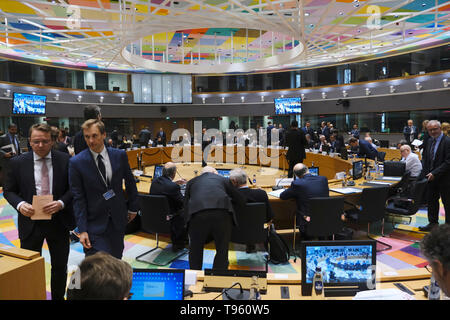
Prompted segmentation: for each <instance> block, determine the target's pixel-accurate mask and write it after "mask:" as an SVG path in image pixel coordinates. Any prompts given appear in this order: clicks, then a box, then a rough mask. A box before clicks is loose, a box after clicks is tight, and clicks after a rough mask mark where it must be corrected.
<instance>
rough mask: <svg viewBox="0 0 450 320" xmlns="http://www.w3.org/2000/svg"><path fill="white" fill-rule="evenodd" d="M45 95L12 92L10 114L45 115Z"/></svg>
mask: <svg viewBox="0 0 450 320" xmlns="http://www.w3.org/2000/svg"><path fill="white" fill-rule="evenodd" d="M46 99H47V97H46V96H40V95H35V94H26V93H18V92H14V94H13V108H12V114H20V115H45V101H46Z"/></svg>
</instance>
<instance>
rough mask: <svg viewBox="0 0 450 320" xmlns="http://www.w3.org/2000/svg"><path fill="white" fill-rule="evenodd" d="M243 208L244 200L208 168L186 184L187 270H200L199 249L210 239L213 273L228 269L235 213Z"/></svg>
mask: <svg viewBox="0 0 450 320" xmlns="http://www.w3.org/2000/svg"><path fill="white" fill-rule="evenodd" d="M234 206H236V209H235V208H234ZM244 206H245V198H244V197H243V196H242V195H241V194H240V193H239V191H238V190H237V189H236V188H235V187H234V186H233V184H232V183H231V181H230V179H227V178H224V177H222V176H220V175H218V174H217V171H216V169H214V168H212V167H210V166H205V167H203V169H202V174H201V175H199V176H198V177H195V178H193V179H191V180H190V181H189V182H188V183H187V186H186V194H185V199H184V218H185V221H186V223H187V228H188V233H189V267H190V269H194V270H201V269H202V266H203V248H204V246H205V244H206V243H207V242H208V240H209V239H210V238H213V239H214V242H215V245H216V255H215V257H214V263H213V269H222V270H226V269H228V264H229V262H228V244H229V242H230V239H231V229H232V227H233V224H235V223H236V217H235V210H236V211H237V212H240V211H241V210H244Z"/></svg>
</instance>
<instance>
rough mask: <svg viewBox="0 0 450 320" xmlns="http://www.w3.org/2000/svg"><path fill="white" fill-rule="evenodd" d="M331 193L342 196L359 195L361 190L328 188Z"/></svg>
mask: <svg viewBox="0 0 450 320" xmlns="http://www.w3.org/2000/svg"><path fill="white" fill-rule="evenodd" d="M330 190H331V191H334V192H337V193H342V194H350V193H361V192H362V190H361V189H357V188H330Z"/></svg>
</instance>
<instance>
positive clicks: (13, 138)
mask: <svg viewBox="0 0 450 320" xmlns="http://www.w3.org/2000/svg"><path fill="white" fill-rule="evenodd" d="M21 153H22V152H21V149H20V145H19V139H18V137H17V126H16V125H15V124H14V123H10V124H9V125H8V133H5V134H4V135H2V136H0V169H1V172H0V185H1V183H2V182H3V180H6V177H7V175H8V168H9V161H10V160H11V159H12V158H13V157H15V156H18V155H20V154H21Z"/></svg>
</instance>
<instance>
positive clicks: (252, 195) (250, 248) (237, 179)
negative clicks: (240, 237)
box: [230, 168, 275, 253]
mask: <svg viewBox="0 0 450 320" xmlns="http://www.w3.org/2000/svg"><path fill="white" fill-rule="evenodd" d="M230 181H231V183H232V184H233V185H234V186H235V187H236V188H237V189H238V190H239V192H240V193H241V195H242V196H244V198H245V199H246V201H247V203H252V202H262V203H265V204H266V212H265V215H266V222H270V221H271V220H272V219H273V217H274V216H275V215H274V213H273V210H272V207H271V205H270V202H269V197H268V196H267V193H266V192H265V191H264V190H262V189H250V188H249V187H248V186H247V181H248V176H247V173H246V172H245V171H244V170H242V169H240V168H236V169H233V170H231V171H230ZM242 214H245V212H243V213H242ZM246 251H247V253H251V252H254V251H255V244H253V243H249V244H247V248H246Z"/></svg>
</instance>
